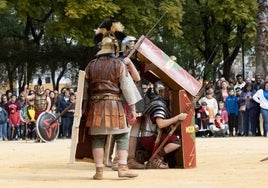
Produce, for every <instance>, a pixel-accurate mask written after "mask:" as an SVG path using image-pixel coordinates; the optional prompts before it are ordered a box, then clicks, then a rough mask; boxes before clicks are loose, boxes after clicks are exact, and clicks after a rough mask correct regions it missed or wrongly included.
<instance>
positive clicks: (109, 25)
mask: <svg viewBox="0 0 268 188" xmlns="http://www.w3.org/2000/svg"><path fill="white" fill-rule="evenodd" d="M125 37H126V34H125V33H124V26H123V25H122V24H121V23H120V22H118V21H115V20H104V21H103V22H102V24H101V25H100V26H99V28H97V29H96V30H95V36H94V42H95V43H96V44H99V45H100V47H101V50H100V51H99V52H98V53H97V56H98V55H102V54H108V53H114V54H115V55H116V56H118V55H119V54H118V53H119V51H120V49H119V42H118V41H119V40H120V41H122V40H123V39H124V38H125Z"/></svg>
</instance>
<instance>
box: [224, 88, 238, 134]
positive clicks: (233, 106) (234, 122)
mask: <svg viewBox="0 0 268 188" xmlns="http://www.w3.org/2000/svg"><path fill="white" fill-rule="evenodd" d="M228 94H229V95H228V97H227V98H226V99H225V107H226V110H227V112H228V125H229V133H230V136H234V135H237V132H238V115H239V103H238V102H239V98H238V97H237V96H236V95H235V92H234V88H230V89H229V91H228ZM234 129H235V134H234Z"/></svg>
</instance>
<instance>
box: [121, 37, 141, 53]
mask: <svg viewBox="0 0 268 188" xmlns="http://www.w3.org/2000/svg"><path fill="white" fill-rule="evenodd" d="M136 42H137V39H136V37H133V36H127V37H125V38H124V39H123V40H122V44H121V51H125V50H126V48H127V47H128V48H129V49H130V50H132V49H133V48H134V45H135V43H136Z"/></svg>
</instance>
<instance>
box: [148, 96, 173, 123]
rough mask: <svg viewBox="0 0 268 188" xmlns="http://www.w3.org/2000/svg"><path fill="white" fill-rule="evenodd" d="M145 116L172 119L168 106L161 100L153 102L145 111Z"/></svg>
mask: <svg viewBox="0 0 268 188" xmlns="http://www.w3.org/2000/svg"><path fill="white" fill-rule="evenodd" d="M145 114H150V115H152V117H162V118H163V119H168V118H170V117H171V114H170V112H169V110H168V108H167V107H166V104H165V103H164V101H162V100H161V99H157V100H153V101H152V102H151V104H150V105H149V106H148V107H147V109H146V110H145Z"/></svg>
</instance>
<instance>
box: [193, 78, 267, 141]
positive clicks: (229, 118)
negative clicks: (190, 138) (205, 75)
mask: <svg viewBox="0 0 268 188" xmlns="http://www.w3.org/2000/svg"><path fill="white" fill-rule="evenodd" d="M205 84H206V85H207V88H206V92H205V94H204V96H203V97H201V99H200V100H199V101H198V102H197V104H196V108H195V111H196V115H195V119H196V124H197V125H198V127H199V131H198V132H197V136H201V137H210V136H224V137H227V136H265V137H268V133H267V132H268V79H267V80H266V79H264V78H262V77H261V76H259V75H256V76H255V78H252V79H250V78H245V79H243V77H242V75H241V74H238V75H236V79H234V80H226V79H225V78H224V77H221V78H220V79H219V80H217V81H216V82H215V83H211V82H206V83H205ZM266 85H267V86H266ZM266 103H267V104H266ZM266 119H267V120H266ZM266 123H267V125H266Z"/></svg>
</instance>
